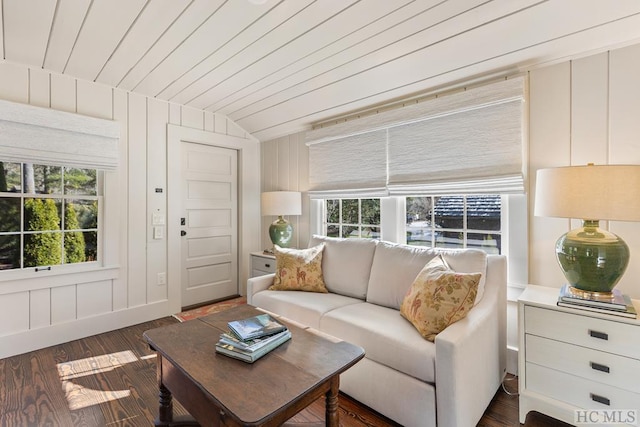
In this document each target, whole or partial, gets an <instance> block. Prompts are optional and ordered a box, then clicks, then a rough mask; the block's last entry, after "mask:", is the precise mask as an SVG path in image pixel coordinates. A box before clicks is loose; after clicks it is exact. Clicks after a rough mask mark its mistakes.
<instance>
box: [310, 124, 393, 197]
mask: <svg viewBox="0 0 640 427" xmlns="http://www.w3.org/2000/svg"><path fill="white" fill-rule="evenodd" d="M309 184H310V191H309V195H310V196H311V198H342V197H381V196H384V195H386V191H387V190H386V185H387V130H386V129H381V130H374V131H372V132H363V133H359V134H355V135H350V136H347V137H344V138H335V139H331V140H328V141H323V142H318V143H312V144H310V145H309Z"/></svg>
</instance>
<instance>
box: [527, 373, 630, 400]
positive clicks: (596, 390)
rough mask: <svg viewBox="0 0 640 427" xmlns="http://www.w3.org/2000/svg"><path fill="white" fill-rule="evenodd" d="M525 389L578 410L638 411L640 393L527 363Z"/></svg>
mask: <svg viewBox="0 0 640 427" xmlns="http://www.w3.org/2000/svg"><path fill="white" fill-rule="evenodd" d="M526 369H527V379H526V381H527V384H526V387H527V389H528V390H531V391H534V392H536V393H540V394H542V395H544V396H547V397H550V398H552V399H556V400H560V401H563V402H565V403H568V404H570V405H574V406H576V407H578V408H582V409H636V410H640V394H638V393H631V392H629V391H627V390H622V389H620V388H617V387H612V386H610V385H607V384H602V383H598V382H596V381H591V380H587V379H585V378H581V377H577V376H575V375H571V374H567V373H565V372H560V371H556V370H554V369H550V368H546V367H544V366H540V365H536V364H534V363H530V362H527V363H526Z"/></svg>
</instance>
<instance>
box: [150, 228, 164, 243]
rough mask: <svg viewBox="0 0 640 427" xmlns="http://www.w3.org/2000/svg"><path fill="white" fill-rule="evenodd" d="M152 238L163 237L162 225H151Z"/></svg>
mask: <svg viewBox="0 0 640 427" xmlns="http://www.w3.org/2000/svg"><path fill="white" fill-rule="evenodd" d="M153 238H154V239H156V240H160V239H163V238H164V227H153Z"/></svg>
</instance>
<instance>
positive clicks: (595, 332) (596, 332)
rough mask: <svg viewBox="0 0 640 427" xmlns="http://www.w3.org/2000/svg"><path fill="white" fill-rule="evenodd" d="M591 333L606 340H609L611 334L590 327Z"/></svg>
mask: <svg viewBox="0 0 640 427" xmlns="http://www.w3.org/2000/svg"><path fill="white" fill-rule="evenodd" d="M589 335H591V336H592V337H594V338H598V339H601V340H605V341H608V340H609V334H606V333H604V332H598V331H592V330H591V329H589Z"/></svg>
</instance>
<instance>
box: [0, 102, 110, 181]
mask: <svg viewBox="0 0 640 427" xmlns="http://www.w3.org/2000/svg"><path fill="white" fill-rule="evenodd" d="M119 136H120V125H119V124H118V123H117V122H115V121H112V120H105V119H98V118H95V117H88V116H82V115H80V114H73V113H68V112H65V111H57V110H53V109H48V108H41V107H35V106H32V105H26V104H18V103H14V102H9V101H4V100H0V153H2V158H3V159H4V161H8V162H17V163H19V162H28V163H35V164H43V165H65V166H73V167H80V168H93V169H100V170H114V169H115V168H116V167H117V166H118V139H119Z"/></svg>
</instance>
